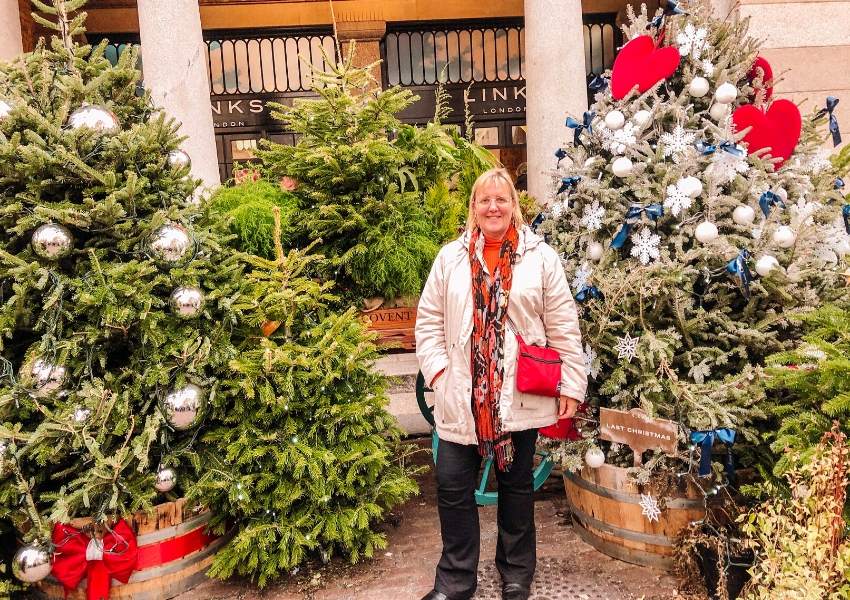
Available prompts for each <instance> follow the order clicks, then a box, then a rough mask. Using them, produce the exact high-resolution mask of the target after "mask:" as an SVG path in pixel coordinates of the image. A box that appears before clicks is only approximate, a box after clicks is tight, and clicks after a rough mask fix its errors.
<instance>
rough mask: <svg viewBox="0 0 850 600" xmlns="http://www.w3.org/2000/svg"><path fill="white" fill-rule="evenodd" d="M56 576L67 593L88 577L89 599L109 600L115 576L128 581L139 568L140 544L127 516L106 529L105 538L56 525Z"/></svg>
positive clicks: (87, 593) (122, 581)
mask: <svg viewBox="0 0 850 600" xmlns="http://www.w3.org/2000/svg"><path fill="white" fill-rule="evenodd" d="M53 545H54V546H55V547H56V551H55V553H54V556H53V576H54V577H56V579H58V580H59V582H60V583H61V584H62V586H63V587H64V588H65V593H66V594H67V593H68V592H70V591H71V590H73V589H76V587H77V586H78V585H80V581H82V579H83V577H86V578H87V579H88V586H87V587H86V597H87V598H88V600H107V599H108V598H109V585H110V581H111V579H112V578H115V579H117V580H118V581H120V582H121V583H127V581H129V579H130V575H131V574H132V573H133V571H135V570H136V560H137V559H138V555H139V552H138V547H137V545H136V535H135V534H134V533H133V530H132V529H131V528H130V526H129V525H128V524H127V522H126V521H125V520H124V519H121V520H120V521H118V522H117V523H116V524H115V526H114V527H113V528H112V529H111V530H109V531H107V532H106V534H105V535H104V536H103V539H102V540H98V539H96V538H94V539H93V538H90V537H89V536H87V535H86V534H85V533H83V532H82V531H80V530H79V529H77V528H76V527H71V526H70V525H64V524H62V523H57V524H56V525H55V526H54V527H53Z"/></svg>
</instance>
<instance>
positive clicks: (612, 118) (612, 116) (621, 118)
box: [605, 110, 626, 131]
mask: <svg viewBox="0 0 850 600" xmlns="http://www.w3.org/2000/svg"><path fill="white" fill-rule="evenodd" d="M625 124H626V116H625V115H624V114H623V113H622V112H620V111H619V110H612V111H611V112H609V113H608V114H607V115H605V127H607V128H608V129H610V130H611V131H616V130H617V129H620V128H622V127H623V125H625Z"/></svg>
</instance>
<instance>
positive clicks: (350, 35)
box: [337, 21, 387, 85]
mask: <svg viewBox="0 0 850 600" xmlns="http://www.w3.org/2000/svg"><path fill="white" fill-rule="evenodd" d="M386 32H387V23H386V21H340V22H339V23H337V37H338V38H339V42H340V44H341V45H342V56H343V58H345V56H346V55H347V54H348V49H349V47H350V45H351V42H355V45H356V50H355V53H354V64H355V65H356V66H358V67H365V66H366V65H368V64H371V63H374V62H375V61H377V60H380V59H381V40H382V39H383V38H384V34H386ZM372 76H373V77H374V78H375V80H376V81H377V82H378V84H379V85H380V84H381V65H380V63H379V64H377V65H375V67H374V68H373V69H372Z"/></svg>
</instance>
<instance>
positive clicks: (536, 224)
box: [530, 211, 546, 233]
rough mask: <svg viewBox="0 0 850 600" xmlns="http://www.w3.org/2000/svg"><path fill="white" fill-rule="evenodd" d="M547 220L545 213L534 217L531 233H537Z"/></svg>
mask: <svg viewBox="0 0 850 600" xmlns="http://www.w3.org/2000/svg"><path fill="white" fill-rule="evenodd" d="M545 220H546V217H545V216H544V215H543V212H542V211H541V212H539V213H537V216H536V217H534V220H533V221H532V222H531V225H530V227H531V231H533V232H534V233H537V228H538V227H540V225H541V223H543V221H545Z"/></svg>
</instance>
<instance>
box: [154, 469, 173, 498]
mask: <svg viewBox="0 0 850 600" xmlns="http://www.w3.org/2000/svg"><path fill="white" fill-rule="evenodd" d="M175 485H177V473H175V472H174V469H172V468H170V467H165V468H164V469H160V470H159V471H157V472H156V481H155V482H154V484H153V486H154V487H155V488H156V491H158V492H163V493H165V492H170V491H171V490H173V489H174V486H175Z"/></svg>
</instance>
